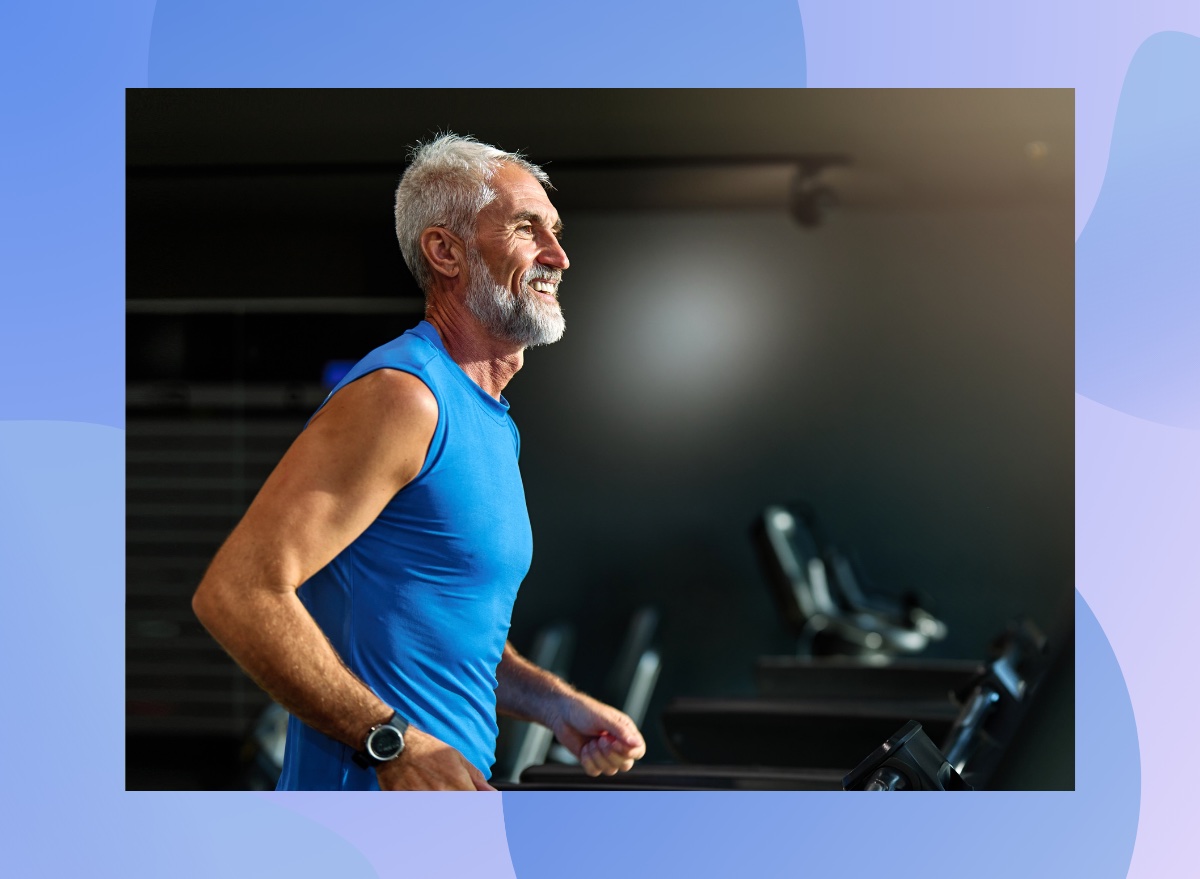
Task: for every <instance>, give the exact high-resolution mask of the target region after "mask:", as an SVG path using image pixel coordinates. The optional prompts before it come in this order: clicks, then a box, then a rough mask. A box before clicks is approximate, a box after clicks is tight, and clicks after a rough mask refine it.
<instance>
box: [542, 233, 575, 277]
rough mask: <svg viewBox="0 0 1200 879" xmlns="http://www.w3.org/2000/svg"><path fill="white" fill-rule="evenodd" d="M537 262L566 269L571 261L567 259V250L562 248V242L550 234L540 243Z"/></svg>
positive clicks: (562, 269) (561, 269)
mask: <svg viewBox="0 0 1200 879" xmlns="http://www.w3.org/2000/svg"><path fill="white" fill-rule="evenodd" d="M538 262H540V263H541V264H542V265H546V266H550V267H551V268H555V269H559V270H560V271H566V270H567V269H569V268H570V267H571V261H570V260H569V259H567V252H566V251H565V250H563V246H562V242H561V241H559V240H558V238H557V237H556V236H554V235H550V234H547V235H546V243H545V244H543V245H542V252H541V253H540V254H539V255H538Z"/></svg>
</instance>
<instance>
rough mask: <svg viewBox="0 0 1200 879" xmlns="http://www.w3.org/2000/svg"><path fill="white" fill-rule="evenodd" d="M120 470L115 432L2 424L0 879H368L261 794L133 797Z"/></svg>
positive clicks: (319, 834) (358, 864) (350, 852)
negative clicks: (128, 779) (128, 768)
mask: <svg viewBox="0 0 1200 879" xmlns="http://www.w3.org/2000/svg"><path fill="white" fill-rule="evenodd" d="M124 454H125V434H124V432H123V431H120V430H117V429H115V428H110V427H101V426H97V425H92V424H76V423H70V422H44V421H0V571H3V574H4V585H5V590H4V602H3V612H2V613H0V663H2V664H3V667H4V668H5V669H7V672H8V673H7V674H6V676H5V693H4V697H5V705H6V706H8V711H7V712H6V714H5V722H4V723H3V724H0V750H2V752H3V753H4V754H6V755H7V759H6V760H5V764H4V784H3V793H2V794H0V812H2V813H3V815H4V816H5V817H4V821H3V822H2V823H0V871H2V872H3V873H4V875H8V876H96V875H100V876H110V875H111V876H122V877H128V879H137V877H142V876H144V877H154V879H158V877H162V876H172V877H185V879H187V877H196V879H210V877H214V876H221V877H243V876H244V877H254V879H260V877H263V876H279V875H287V876H291V877H304V876H320V877H329V876H339V877H342V876H345V877H374V876H375V875H376V873H375V871H374V870H373V869H372V868H371V867H370V865H369V864H368V863H367V861H366V859H365V858H364V857H363V855H362V853H361V852H359V851H357V850H356V849H355V848H354V847H353V846H352V845H351V844H350V843H348V842H347V841H346V840H344V839H343V838H342V837H340V836H338V835H337V834H335V833H333V832H332V831H330V830H328V829H326V828H323V827H321V826H319V825H317V824H316V823H314V822H313V821H311V820H309V819H307V818H305V817H303V816H300V815H297V814H294V813H292V812H289V811H287V810H285V809H280V808H279V807H278V806H275V805H272V804H270V803H266V802H264V801H262V800H261V799H259V798H257V797H255V796H254V795H252V794H248V793H237V792H234V793H228V794H217V793H212V794H200V793H148V792H147V793H133V792H131V793H126V792H125V791H124V787H125V784H124V753H125V742H124V704H125V698H124V692H125V690H124V671H125V657H124V649H123V637H122V633H123V631H124V613H125V607H124V605H125V584H124V580H123V576H122V575H123V573H124V564H123V557H124V536H125V535H124V528H125V522H124V516H123V515H122V513H123V509H124V493H125V486H124V475H125V472H124V471H125V467H124V463H125V462H124ZM179 759H180V760H186V759H187V754H180V755H179Z"/></svg>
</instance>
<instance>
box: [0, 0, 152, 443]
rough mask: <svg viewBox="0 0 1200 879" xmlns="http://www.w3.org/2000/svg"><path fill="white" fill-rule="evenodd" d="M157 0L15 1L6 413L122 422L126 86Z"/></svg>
mask: <svg viewBox="0 0 1200 879" xmlns="http://www.w3.org/2000/svg"><path fill="white" fill-rule="evenodd" d="M152 12H153V2H152V0H124V2H120V3H81V2H68V3H65V4H63V3H59V4H53V5H47V4H41V3H6V4H4V14H3V19H2V22H0V73H2V74H3V80H4V82H6V83H10V84H11V86H10V87H9V88H6V89H4V90H3V91H2V92H0V119H2V120H3V126H4V137H3V138H2V139H0V158H2V161H0V192H3V199H2V201H0V205H2V208H0V301H2V302H3V304H4V312H3V319H0V382H2V383H3V387H4V394H3V397H2V398H0V418H8V419H38V420H50V419H56V420H59V419H61V420H71V421H90V422H95V423H99V424H108V425H113V426H122V425H124V423H125V398H124V371H125V352H124V339H125V310H124V306H123V302H124V288H125V277H124V261H125V216H124V200H125V179H124V178H125V114H124V104H125V91H124V90H125V88H126V87H135V86H139V85H144V84H145V75H146V41H147V36H148V34H149V26H150V20H151V15H152Z"/></svg>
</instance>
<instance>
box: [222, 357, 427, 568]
mask: <svg viewBox="0 0 1200 879" xmlns="http://www.w3.org/2000/svg"><path fill="white" fill-rule="evenodd" d="M437 417H438V412H437V401H436V400H435V398H434V396H433V393H432V392H431V391H430V390H429V388H428V387H426V386H425V384H424V383H423V382H422V381H421V380H420V379H418V378H417V377H416V376H413V375H409V374H408V373H404V372H400V371H398V370H392V369H380V370H376V371H375V372H371V373H368V374H367V375H365V376H363V377H362V378H360V379H358V380H357V381H355V382H352V383H351V384H349V385H347V386H346V387H344V388H342V389H341V390H340V391H338V393H337V394H335V395H334V396H333V398H332V399H330V400H329V402H328V403H326V404H325V406H324V408H322V409H321V411H320V412H318V413H317V415H316V416H315V417H314V418H313V419H312V421H311V422H310V423H309V425H308V427H307V428H306V429H305V430H304V432H303V433H301V434H300V436H299V437H298V438H297V439H296V441H295V442H294V443H293V444H292V446H291V448H289V449H288V451H287V453H286V454H285V455H284V456H283V459H282V460H281V461H280V462H279V464H278V465H277V466H276V468H275V470H274V471H273V472H272V473H271V475H270V476H269V477H268V478H267V481H266V483H264V485H263V487H262V489H261V490H260V491H259V493H258V496H257V497H256V498H255V499H254V502H253V503H252V504H251V505H250V508H249V509H248V510H247V511H246V515H245V516H244V517H243V519H242V521H241V522H240V523H239V524H238V526H237V528H235V529H234V531H233V533H232V534H231V535H230V537H229V539H228V541H226V544H225V546H223V547H222V548H221V551H220V552H219V553H218V555H217V558H216V559H215V560H214V561H213V568H212V569H210V574H214V573H215V574H217V575H219V576H221V577H222V578H223V579H227V580H228V579H236V580H238V581H241V582H243V583H245V584H246V585H258V586H261V587H265V588H270V589H277V590H287V589H296V588H298V587H299V586H300V585H301V584H302V583H303V582H304V581H305V580H307V579H308V578H309V577H311V576H312V575H313V574H314V573H316V572H317V571H318V570H320V569H321V568H322V567H324V566H325V565H326V564H328V563H329V561H331V560H332V559H333V558H334V556H336V555H337V554H338V553H339V552H341V551H342V550H343V549H345V548H346V547H347V546H348V545H349V544H350V543H351V542H352V541H353V540H354V539H355V538H356V537H358V535H359V534H361V533H362V532H363V531H364V530H366V528H367V526H369V525H370V524H371V522H373V521H374V520H375V517H376V516H378V515H379V513H380V511H381V510H383V508H384V506H386V505H387V503H388V501H389V500H391V498H392V497H393V496H394V495H395V494H396V492H398V491H399V490H400V489H402V488H403V487H404V486H405V485H407V484H408V483H409V482H410V481H411V480H412V479H413V478H414V477H415V476H416V475H417V474H418V473H419V472H420V470H421V467H422V466H423V465H424V462H425V456H426V454H427V452H428V450H429V444H430V442H431V441H432V439H433V433H434V429H435V428H436V427H437ZM205 579H206V580H207V579H209V578H208V577H206V578H205Z"/></svg>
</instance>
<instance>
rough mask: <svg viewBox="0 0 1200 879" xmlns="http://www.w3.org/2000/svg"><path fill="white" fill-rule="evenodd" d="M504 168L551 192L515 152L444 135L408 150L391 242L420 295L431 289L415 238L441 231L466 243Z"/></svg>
mask: <svg viewBox="0 0 1200 879" xmlns="http://www.w3.org/2000/svg"><path fill="white" fill-rule="evenodd" d="M504 165H516V166H517V167H519V168H522V169H523V170H525V171H528V172H529V173H530V174H531V175H533V177H534V178H535V179H537V181H538V182H539V183H541V184H542V186H544V187H546V188H547V189H553V187H552V186H551V185H550V178H549V177H548V176H547V175H546V172H545V171H543V170H542V169H541V168H539V167H538V166H537V165H535V164H533V163H532V162H530V161H528V160H527V159H525V157H524V156H522V155H521V154H520V153H506V152H505V151H504V150H500V149H496V147H494V146H491V145H490V144H486V143H480V142H479V141H477V140H476V139H475V138H473V137H470V136H467V137H462V136H460V135H457V134H451V133H449V132H447V133H445V134H442V135H439V136H438V137H436V138H435V139H434V140H431V141H429V142H428V143H418V144H416V145H415V146H414V147H413V148H412V149H411V150H410V152H409V164H408V169H407V170H406V171H405V172H404V176H403V177H401V178H400V185H399V186H398V187H396V239H397V240H398V241H399V242H400V252H401V253H402V254H404V262H405V263H407V264H408V270H409V271H410V272H412V275H413V278H415V279H416V282H417V286H419V287H420V288H421V290H422V291H424V292H425V293H426V294H428V293H429V291H430V289H432V287H433V272H432V271H431V270H430V268H429V264H428V263H426V262H425V257H424V255H423V254H422V253H421V233H422V232H424V231H425V230H426V229H428V228H429V227H430V226H444V227H445V228H447V229H449V230H450V231H451V232H453V233H454V234H455V235H457V236H459V237H460V238H462V239H463V240H464V241H466V242H467V243H468V244H470V243H471V242H472V241H473V239H474V237H475V223H476V220H477V219H478V217H479V212H480V211H482V210H483V209H484V208H485V207H487V206H488V205H489V204H491V203H492V201H494V200H495V198H496V191H495V190H494V189H492V187H491V186H490V183H491V180H492V177H493V176H494V175H495V173H496V172H497V171H498V170H500V168H501V167H503V166H504Z"/></svg>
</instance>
